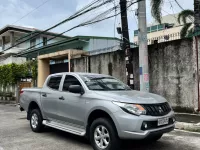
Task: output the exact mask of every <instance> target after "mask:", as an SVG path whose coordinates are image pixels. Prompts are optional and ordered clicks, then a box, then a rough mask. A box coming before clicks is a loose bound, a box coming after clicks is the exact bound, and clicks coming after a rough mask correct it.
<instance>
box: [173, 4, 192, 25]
mask: <svg viewBox="0 0 200 150" xmlns="http://www.w3.org/2000/svg"><path fill="white" fill-rule="evenodd" d="M174 1H175V2H176V4H177V5H178V6H179V7H180V8H181V9H182V10H185V9H184V8H183V7H182V6H181V4H180V3H179V2H178V1H177V0H174ZM188 18H189V19H190V21H191V22H192V23H194V20H193V19H192V17H190V16H189V17H188Z"/></svg>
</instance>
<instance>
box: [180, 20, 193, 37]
mask: <svg viewBox="0 0 200 150" xmlns="http://www.w3.org/2000/svg"><path fill="white" fill-rule="evenodd" d="M191 26H192V23H186V24H185V25H184V26H183V28H182V29H181V38H184V37H186V36H187V35H188V29H189V28H190V27H191ZM190 32H191V31H190Z"/></svg>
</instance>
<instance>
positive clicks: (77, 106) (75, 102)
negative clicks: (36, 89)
mask: <svg viewBox="0 0 200 150" xmlns="http://www.w3.org/2000/svg"><path fill="white" fill-rule="evenodd" d="M70 85H81V83H80V82H79V80H78V79H77V78H76V77H75V76H73V75H66V77H65V79H64V82H63V87H62V89H61V91H60V94H59V95H60V100H59V102H58V116H59V118H60V121H62V122H64V123H66V124H71V125H76V126H80V127H83V126H84V117H85V112H86V111H85V98H84V95H81V94H74V93H70V92H69V91H68V89H69V86H70Z"/></svg>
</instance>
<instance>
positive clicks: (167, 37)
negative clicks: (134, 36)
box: [134, 32, 181, 46]
mask: <svg viewBox="0 0 200 150" xmlns="http://www.w3.org/2000/svg"><path fill="white" fill-rule="evenodd" d="M178 39H181V36H180V33H179V32H178V33H174V34H166V35H163V36H158V37H154V38H149V39H148V40H147V42H148V45H151V44H155V43H163V42H168V41H173V40H178ZM134 45H136V46H138V41H134Z"/></svg>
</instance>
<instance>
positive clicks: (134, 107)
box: [113, 102, 146, 116]
mask: <svg viewBox="0 0 200 150" xmlns="http://www.w3.org/2000/svg"><path fill="white" fill-rule="evenodd" d="M113 103H114V104H115V105H118V106H119V107H120V108H121V109H122V110H124V111H125V112H127V113H130V114H134V115H137V116H140V115H145V114H146V110H145V109H144V108H143V107H142V106H141V105H138V104H126V103H120V102H113Z"/></svg>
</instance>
